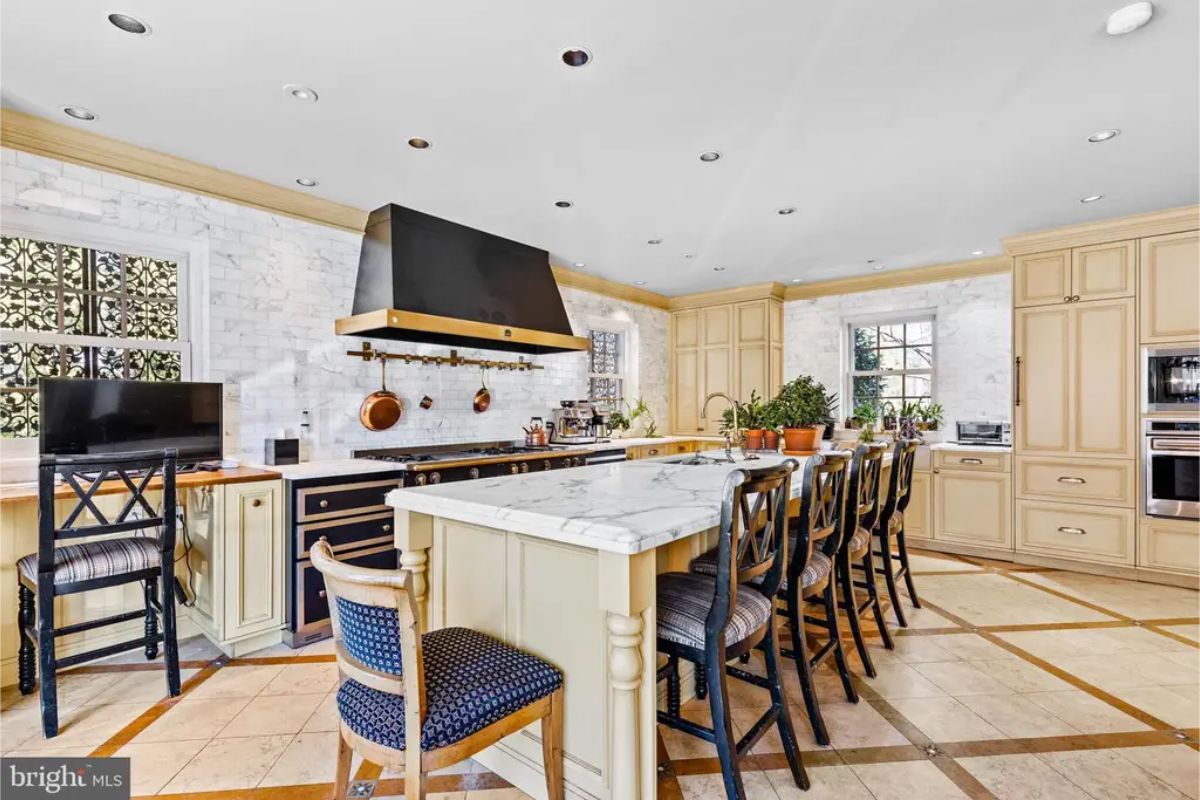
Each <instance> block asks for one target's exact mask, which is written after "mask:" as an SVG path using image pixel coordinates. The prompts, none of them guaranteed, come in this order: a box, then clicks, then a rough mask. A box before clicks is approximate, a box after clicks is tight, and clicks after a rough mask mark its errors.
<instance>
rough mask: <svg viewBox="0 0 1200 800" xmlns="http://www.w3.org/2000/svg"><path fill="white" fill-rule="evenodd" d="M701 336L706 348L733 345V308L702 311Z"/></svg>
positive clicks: (717, 307) (720, 307) (721, 307)
mask: <svg viewBox="0 0 1200 800" xmlns="http://www.w3.org/2000/svg"><path fill="white" fill-rule="evenodd" d="M700 318H701V323H700V336H701V341H702V342H703V344H704V346H705V347H715V346H717V345H726V346H728V345H730V344H732V343H733V306H711V307H709V308H702V309H700Z"/></svg>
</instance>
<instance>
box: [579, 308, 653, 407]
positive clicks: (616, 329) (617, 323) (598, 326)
mask: <svg viewBox="0 0 1200 800" xmlns="http://www.w3.org/2000/svg"><path fill="white" fill-rule="evenodd" d="M586 322H587V330H588V332H589V339H590V332H591V331H608V332H609V333H616V334H620V336H621V346H622V348H623V349H622V352H621V354H622V356H623V358H622V359H621V362H622V366H623V367H624V369H623V370H622V371H621V372H620V373H618V374H616V375H608V374H607V373H598V372H597V373H593V372H592V371H591V353H588V371H587V375H588V391H587V394H588V395H589V396H590V395H591V379H592V378H609V377H612V378H619V379H620V380H621V386H622V394H623V395H624V396H625V397H624V399H625V402H626V403H629V404H630V405H633V403H634V402H635V401H636V400H637V398H638V397H639V396H640V395H639V393H638V357H637V353H638V344H639V342H638V326H637V324H636V323H634V322H632V321H629V320H622V319H612V318H609V317H588V319H587V321H586Z"/></svg>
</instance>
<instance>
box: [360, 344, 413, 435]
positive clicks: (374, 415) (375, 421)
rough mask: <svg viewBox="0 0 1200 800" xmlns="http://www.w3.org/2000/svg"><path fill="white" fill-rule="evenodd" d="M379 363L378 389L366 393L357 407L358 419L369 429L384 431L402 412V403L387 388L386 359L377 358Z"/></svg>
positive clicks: (397, 420)
mask: <svg viewBox="0 0 1200 800" xmlns="http://www.w3.org/2000/svg"><path fill="white" fill-rule="evenodd" d="M379 365H380V367H379V391H377V392H371V393H370V394H369V395H367V396H366V398H365V399H364V400H363V401H362V405H361V406H359V408H358V421H359V422H361V423H362V424H363V427H364V428H366V429H367V430H369V431H386V430H387V429H388V428H390V427H392V426H393V425H395V424H396V423H397V422H399V421H400V416H401V415H402V414H403V413H404V403H403V402H401V400H400V398H399V397H397V396H396V395H395V394H394V393H392V392H389V391H388V388H387V359H386V358H381V359H379Z"/></svg>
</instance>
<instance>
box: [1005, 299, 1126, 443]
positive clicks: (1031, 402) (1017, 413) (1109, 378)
mask: <svg viewBox="0 0 1200 800" xmlns="http://www.w3.org/2000/svg"><path fill="white" fill-rule="evenodd" d="M1134 330H1135V329H1134V301H1133V300H1131V299H1122V300H1104V301H1096V302H1089V303H1078V304H1076V303H1069V304H1060V305H1057V306H1045V307H1039V308H1026V309H1018V310H1017V311H1016V312H1015V314H1014V320H1013V339H1014V351H1015V352H1014V356H1015V359H1014V381H1015V386H1014V414H1013V442H1014V445H1015V449H1016V451H1017V452H1018V453H1020V454H1023V455H1071V456H1086V457H1093V458H1129V459H1132V458H1134V457H1135V456H1136V445H1137V441H1136V438H1137V437H1136V422H1137V420H1136V405H1135V402H1136V396H1135V393H1136V390H1137V380H1136V375H1135V370H1136V357H1137V353H1136V350H1137V348H1136V341H1135V338H1134V337H1135V333H1134Z"/></svg>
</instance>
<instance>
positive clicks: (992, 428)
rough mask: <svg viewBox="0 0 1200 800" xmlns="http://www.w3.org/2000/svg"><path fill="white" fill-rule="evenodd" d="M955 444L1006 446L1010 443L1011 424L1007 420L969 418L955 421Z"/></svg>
mask: <svg viewBox="0 0 1200 800" xmlns="http://www.w3.org/2000/svg"><path fill="white" fill-rule="evenodd" d="M955 426H956V428H957V436H956V437H955V439H954V442H955V444H971V445H981V444H982V445H989V446H992V447H1008V446H1010V445H1011V444H1012V425H1011V424H1010V423H1008V422H990V421H987V420H970V421H967V422H956V423H955Z"/></svg>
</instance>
